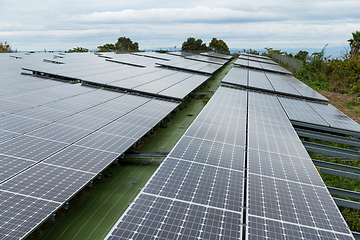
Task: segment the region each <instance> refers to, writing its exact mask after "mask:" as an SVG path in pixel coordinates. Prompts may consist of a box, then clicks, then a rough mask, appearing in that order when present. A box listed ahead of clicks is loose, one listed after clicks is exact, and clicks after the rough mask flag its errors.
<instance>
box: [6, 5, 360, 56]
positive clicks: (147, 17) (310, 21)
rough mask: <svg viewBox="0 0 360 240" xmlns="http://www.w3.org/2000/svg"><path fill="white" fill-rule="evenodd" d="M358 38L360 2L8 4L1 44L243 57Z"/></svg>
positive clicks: (20, 47) (341, 44) (25, 47)
mask: <svg viewBox="0 0 360 240" xmlns="http://www.w3.org/2000/svg"><path fill="white" fill-rule="evenodd" d="M355 31H360V1H359V0H356V1H355V0H352V1H343V0H336V1H333V0H322V1H319V0H301V1H300V0H297V1H295V0H286V1H285V0H277V1H273V0H267V1H265V0H250V1H249V0H246V1H245V0H231V1H230V0H220V1H219V0H216V1H214V0H206V1H205V0H204V1H203V0H191V1H189V0H182V1H162V0H157V1H153V0H132V1H115V0H101V1H99V0H98V1H94V0H71V1H70V0H58V1H57V0H46V1H42V0H31V1H30V0H13V1H9V0H6V1H5V0H0V42H5V41H7V42H9V43H10V44H11V46H12V47H13V48H14V49H17V50H19V51H27V50H35V51H39V50H44V49H47V50H67V49H69V48H73V47H77V46H82V47H85V48H89V49H96V47H97V46H99V45H103V44H105V43H115V42H116V41H117V38H119V37H122V36H125V37H129V38H131V39H132V40H133V41H137V42H138V43H139V44H140V49H150V48H157V47H163V48H165V47H174V46H176V47H181V44H182V42H184V41H185V40H186V39H187V38H188V37H195V38H200V39H202V40H203V41H204V42H206V43H208V42H210V40H211V39H212V38H213V37H216V38H218V39H223V40H224V41H225V42H226V43H227V44H228V46H229V47H230V48H239V49H244V48H245V49H249V48H252V49H260V50H261V49H264V47H273V48H280V49H291V48H294V49H305V48H317V49H321V48H322V47H323V46H324V45H325V44H327V43H328V44H329V47H330V48H331V47H338V48H344V47H345V46H348V43H347V39H349V38H351V37H352V35H351V32H355Z"/></svg>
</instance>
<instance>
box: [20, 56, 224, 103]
mask: <svg viewBox="0 0 360 240" xmlns="http://www.w3.org/2000/svg"><path fill="white" fill-rule="evenodd" d="M158 55H159V56H158ZM163 55H164V54H155V53H152V54H150V53H136V54H114V53H106V54H100V55H97V56H101V57H104V56H106V57H107V58H106V59H105V60H106V61H104V58H101V57H97V56H96V55H90V56H89V55H80V56H79V59H78V60H77V61H74V60H73V56H71V55H69V57H68V55H66V56H64V57H63V59H64V60H63V61H64V63H65V64H61V65H56V64H46V63H43V64H36V65H33V66H32V65H31V64H29V65H28V66H26V67H23V70H25V71H30V72H36V73H42V74H44V75H46V76H48V75H49V76H51V77H59V78H66V79H74V80H80V81H82V82H85V83H92V84H93V83H95V84H100V85H103V86H107V87H111V88H120V89H126V90H132V91H137V92H142V93H148V94H153V95H160V96H163V97H170V98H175V99H183V98H185V97H186V96H187V95H188V94H189V93H191V92H192V91H193V90H194V89H195V88H196V87H198V86H199V85H201V84H202V83H203V82H205V81H206V80H207V79H208V78H209V77H208V76H204V75H201V74H196V73H197V72H198V70H200V69H201V71H200V72H201V73H206V74H212V73H213V72H214V71H216V70H218V69H219V68H220V67H221V66H222V65H223V64H224V63H225V62H226V61H227V60H221V59H218V58H212V59H213V62H217V63H219V61H223V62H221V63H220V65H219V64H213V63H204V62H199V61H193V60H187V59H184V58H181V57H178V56H172V55H168V54H167V55H166V56H165V57H166V58H163ZM144 56H147V57H144ZM196 56H200V55H196ZM91 57H92V58H93V59H92V58H91ZM193 57H194V56H193ZM202 58H208V59H209V58H210V57H206V56H203V57H202ZM79 60H80V61H79ZM81 60H82V61H81ZM109 61H111V62H109ZM209 61H210V60H209ZM114 62H115V63H114ZM117 63H118V64H117ZM155 63H159V64H160V65H162V66H166V67H171V68H175V69H177V70H179V69H180V70H181V71H174V70H169V69H164V68H156V67H155ZM183 71H193V72H194V73H189V72H183ZM194 81H196V82H195V84H193V82H194Z"/></svg>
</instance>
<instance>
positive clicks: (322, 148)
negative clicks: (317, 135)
mask: <svg viewBox="0 0 360 240" xmlns="http://www.w3.org/2000/svg"><path fill="white" fill-rule="evenodd" d="M302 143H303V145H304V147H305V148H306V150H307V151H309V152H316V153H323V154H326V155H329V156H336V157H344V158H349V159H354V160H357V161H360V153H359V152H357V151H353V150H347V149H344V148H337V147H330V146H327V145H321V144H317V143H310V142H304V141H302Z"/></svg>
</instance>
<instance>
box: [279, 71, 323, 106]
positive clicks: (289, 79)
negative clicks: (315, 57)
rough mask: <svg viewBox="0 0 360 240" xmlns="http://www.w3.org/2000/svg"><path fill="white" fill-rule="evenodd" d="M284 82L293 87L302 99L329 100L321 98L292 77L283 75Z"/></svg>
mask: <svg viewBox="0 0 360 240" xmlns="http://www.w3.org/2000/svg"><path fill="white" fill-rule="evenodd" d="M282 77H283V78H284V80H285V81H287V82H288V83H289V84H290V85H291V86H293V87H294V88H295V89H296V90H297V91H298V92H300V93H301V95H303V96H304V97H306V98H308V99H314V100H321V101H325V102H328V101H329V100H328V99H327V98H326V97H324V96H322V95H321V94H320V93H318V92H316V91H315V90H314V89H312V88H310V87H308V86H307V85H306V84H305V83H303V82H301V81H299V80H298V79H296V78H294V77H293V76H288V75H283V76H282Z"/></svg>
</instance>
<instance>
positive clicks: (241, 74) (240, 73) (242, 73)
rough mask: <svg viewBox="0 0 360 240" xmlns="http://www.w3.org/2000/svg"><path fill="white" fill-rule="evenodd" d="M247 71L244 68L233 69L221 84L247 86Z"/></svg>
mask: <svg viewBox="0 0 360 240" xmlns="http://www.w3.org/2000/svg"><path fill="white" fill-rule="evenodd" d="M248 72H249V70H248V69H246V68H239V67H233V68H231V69H230V71H229V72H228V73H227V74H226V75H225V77H224V78H223V79H222V80H221V82H223V83H230V84H235V85H239V86H244V87H247V86H248V75H249V73H248Z"/></svg>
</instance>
